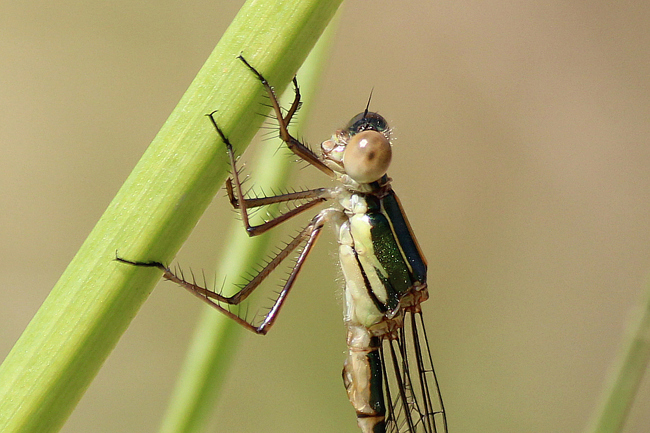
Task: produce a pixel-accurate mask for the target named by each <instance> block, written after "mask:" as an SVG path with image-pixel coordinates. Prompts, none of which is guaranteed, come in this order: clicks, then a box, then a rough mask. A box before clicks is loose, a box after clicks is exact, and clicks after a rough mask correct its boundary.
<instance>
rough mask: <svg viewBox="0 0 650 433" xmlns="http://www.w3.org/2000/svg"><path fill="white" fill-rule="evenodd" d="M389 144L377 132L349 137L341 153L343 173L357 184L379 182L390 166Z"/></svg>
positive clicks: (382, 135) (366, 132)
mask: <svg viewBox="0 0 650 433" xmlns="http://www.w3.org/2000/svg"><path fill="white" fill-rule="evenodd" d="M391 157H392V151H391V148H390V142H389V141H388V139H387V138H386V137H385V136H384V134H381V133H379V132H377V131H363V132H360V133H358V134H355V135H353V136H352V137H350V140H349V141H348V144H347V145H346V146H345V152H344V153H343V166H344V167H345V172H346V173H347V174H348V176H350V177H351V178H352V179H353V180H354V181H356V182H358V183H371V182H374V181H376V180H379V179H380V178H381V177H382V176H383V175H384V174H386V171H388V166H389V165H390V160H391Z"/></svg>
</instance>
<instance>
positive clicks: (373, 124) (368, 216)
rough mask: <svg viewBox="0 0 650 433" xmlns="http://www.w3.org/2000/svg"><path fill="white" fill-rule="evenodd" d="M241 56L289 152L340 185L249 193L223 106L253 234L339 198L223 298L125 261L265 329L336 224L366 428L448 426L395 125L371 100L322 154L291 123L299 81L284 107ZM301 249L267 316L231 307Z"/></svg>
mask: <svg viewBox="0 0 650 433" xmlns="http://www.w3.org/2000/svg"><path fill="white" fill-rule="evenodd" d="M239 58H240V59H241V61H242V62H243V63H244V64H245V65H246V67H247V68H248V69H249V70H250V71H251V72H252V73H254V74H255V75H256V76H257V78H258V79H259V80H260V82H261V83H262V85H263V86H264V88H265V89H266V91H267V93H268V96H269V98H270V101H271V105H272V107H273V110H274V112H275V115H276V117H277V120H278V123H279V129H280V137H281V138H282V140H283V141H284V142H285V143H286V144H287V146H288V147H289V149H290V150H291V151H292V152H293V153H294V154H295V155H297V156H298V157H300V158H301V159H302V160H304V161H306V162H307V163H309V164H310V165H312V166H314V167H316V168H317V169H319V170H320V171H321V172H323V173H325V174H327V175H328V176H330V177H331V178H333V179H335V180H337V181H338V183H339V186H337V187H334V188H317V189H312V190H305V191H300V192H293V193H287V194H281V195H277V196H272V197H256V198H247V197H245V196H244V194H243V192H242V186H241V181H240V179H239V173H238V171H237V167H236V159H235V155H234V153H233V149H232V146H231V144H230V142H229V141H228V138H227V136H226V135H225V134H224V132H223V131H222V130H221V128H220V127H219V125H218V122H217V121H216V119H215V116H214V114H215V113H212V114H210V119H211V121H212V123H213V124H214V127H215V129H216V131H217V133H218V135H219V136H220V138H221V140H222V141H223V142H224V144H225V146H226V150H227V152H228V157H229V159H230V164H231V166H232V178H231V179H228V181H227V182H226V189H227V191H228V195H229V198H230V202H231V204H232V205H233V206H234V207H235V208H238V209H240V212H241V216H242V220H243V223H244V226H245V228H246V231H247V232H248V234H249V235H251V236H254V235H258V234H261V233H264V232H265V231H267V230H269V229H271V228H273V227H275V226H277V225H278V224H280V223H282V222H284V221H286V220H288V219H290V218H291V217H293V216H295V215H298V214H300V213H302V212H304V211H306V210H307V209H310V208H312V207H314V206H316V205H319V204H321V203H323V202H326V201H328V202H333V203H334V204H333V205H332V206H331V207H328V208H326V209H324V210H321V211H320V212H318V213H317V214H316V216H314V217H313V218H312V219H311V221H310V222H309V224H308V225H307V226H306V227H305V228H304V229H302V230H301V231H300V232H299V233H298V235H297V236H295V237H294V238H293V239H292V240H291V241H290V242H288V243H287V244H286V245H285V246H284V248H282V249H281V250H280V251H279V253H278V254H277V255H276V256H275V257H273V258H272V259H271V260H270V261H269V262H268V263H267V264H266V266H264V268H263V269H262V270H261V271H260V272H259V274H257V275H256V276H254V277H253V278H252V279H251V280H250V281H249V282H248V283H247V284H246V285H245V286H244V287H243V288H242V289H241V290H240V291H238V292H237V293H236V294H235V295H233V296H223V295H222V294H220V293H218V292H216V291H214V290H211V289H209V288H206V287H202V286H200V285H197V284H196V283H195V282H194V281H192V282H190V281H187V280H185V279H184V278H183V276H182V275H177V274H175V273H174V272H172V271H171V270H170V269H169V268H168V267H166V266H164V265H163V264H162V263H160V262H155V261H154V262H135V261H129V260H125V259H122V258H118V259H117V260H118V261H121V262H123V263H128V264H131V265H136V266H148V267H157V268H160V269H161V270H162V271H163V272H164V275H163V276H164V277H165V278H166V279H168V280H171V281H174V282H176V283H178V284H179V285H181V286H183V287H184V288H186V289H187V290H189V291H190V292H191V293H193V294H194V295H196V296H197V297H199V298H200V299H202V300H203V301H205V302H207V303H208V304H210V305H212V306H213V307H215V308H216V309H218V310H219V311H221V312H222V313H224V314H226V315H227V316H229V317H231V318H232V319H234V320H236V321H237V322H238V323H240V324H241V325H243V326H244V327H246V328H247V329H249V330H251V331H254V332H256V333H258V334H266V332H268V330H269V329H270V328H271V327H272V326H273V323H274V322H275V320H276V318H277V316H278V313H279V311H280V309H281V307H282V305H283V304H284V302H285V300H286V298H287V295H288V293H289V291H290V290H291V288H292V287H293V284H294V282H295V280H296V277H297V275H298V273H299V271H300V269H301V268H302V265H303V263H304V262H305V259H306V258H307V256H308V254H309V252H310V251H311V249H312V247H313V246H314V244H315V242H316V240H317V239H318V236H319V234H320V232H321V230H322V228H323V227H324V226H325V224H327V223H330V224H331V225H333V226H334V229H335V231H336V235H337V239H338V243H339V260H340V263H341V269H342V271H343V276H344V279H345V312H344V321H345V325H346V326H347V328H348V337H347V343H348V355H347V359H346V360H345V365H344V368H343V381H344V384H345V388H346V390H347V393H348V397H349V399H350V402H351V403H352V405H353V407H354V409H355V411H356V413H357V423H358V425H359V427H360V428H361V430H362V431H363V432H364V433H380V432H395V433H397V432H411V433H415V432H422V433H434V432H435V433H444V432H447V420H446V416H445V411H444V407H443V404H442V399H441V397H440V391H439V387H438V382H437V379H436V376H435V373H434V370H433V365H432V361H431V354H430V352H429V344H428V340H427V336H426V332H425V327H424V322H423V319H422V310H421V307H420V306H421V303H422V302H424V301H425V300H426V299H427V298H428V297H429V295H428V291H427V281H426V277H427V264H426V260H425V258H424V256H423V255H422V253H421V251H420V247H419V246H418V243H417V241H416V239H415V237H414V236H413V232H412V230H411V227H410V225H409V223H408V220H407V218H406V215H405V213H404V211H403V209H402V206H401V204H400V202H399V199H398V198H397V195H396V194H395V192H394V191H393V189H392V188H391V185H390V182H391V179H390V178H389V177H388V176H387V174H386V171H387V170H388V166H389V164H390V161H391V144H390V129H389V127H388V124H387V122H386V120H385V119H384V118H383V117H382V116H380V115H379V114H377V113H373V112H370V111H368V107H366V109H365V111H363V112H362V113H360V114H358V115H357V116H355V117H354V118H352V120H351V121H350V122H349V123H348V125H347V126H346V127H345V128H343V129H340V130H338V131H336V133H335V134H334V135H333V136H332V138H331V139H329V140H326V141H324V142H323V143H322V144H321V152H322V154H321V156H318V155H317V154H316V153H314V152H313V151H312V150H311V149H310V148H309V147H307V146H306V145H304V144H303V143H301V142H300V141H299V140H297V139H295V138H294V137H293V136H292V135H291V134H290V133H289V131H288V129H287V126H288V124H289V122H290V121H291V118H292V117H293V115H294V114H295V113H296V111H297V110H298V107H299V106H300V92H299V91H298V86H297V83H296V81H295V79H294V85H295V89H296V96H295V99H294V101H293V104H292V105H291V108H290V109H289V110H287V111H286V113H283V111H282V109H281V108H280V105H279V103H278V100H277V98H276V96H275V93H274V92H273V89H272V88H271V86H270V85H269V84H268V82H267V81H266V80H265V79H264V77H263V76H262V75H261V74H260V73H259V72H258V71H257V70H256V69H255V68H254V67H252V66H251V65H250V64H249V63H248V62H247V61H246V60H245V59H244V58H243V57H241V56H240V57H239ZM281 202H294V203H300V204H298V205H297V206H295V207H293V208H291V209H290V210H288V211H286V212H285V213H284V214H281V215H280V216H278V217H276V218H273V219H271V220H269V221H266V222H264V223H262V224H260V225H251V224H250V223H249V215H248V210H249V209H252V208H257V207H261V206H267V205H271V204H275V203H281ZM296 249H300V254H299V255H298V258H297V259H296V261H295V264H294V265H293V267H292V269H291V272H290V274H289V277H288V278H287V280H286V281H285V283H284V285H283V288H282V290H281V291H280V294H279V296H278V297H277V298H276V299H275V301H274V304H273V306H272V307H271V309H270V311H269V312H268V313H267V314H266V315H265V316H264V317H263V319H262V320H261V322H260V323H249V322H248V321H246V320H245V319H244V318H242V317H240V316H238V315H237V314H235V313H233V312H231V311H230V309H229V308H228V305H236V304H240V303H241V302H242V301H244V300H245V299H246V298H247V297H248V296H249V295H250V294H251V293H252V292H253V291H254V290H255V289H256V288H257V287H258V286H259V285H260V283H261V282H262V281H263V280H264V279H265V278H266V277H267V276H268V275H269V274H270V273H271V272H272V271H273V270H274V269H276V268H277V267H278V266H279V265H280V263H281V262H282V261H283V260H284V259H285V258H287V257H288V256H289V255H291V253H292V252H293V251H294V250H296Z"/></svg>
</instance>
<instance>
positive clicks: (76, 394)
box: [0, 0, 340, 433]
mask: <svg viewBox="0 0 650 433" xmlns="http://www.w3.org/2000/svg"><path fill="white" fill-rule="evenodd" d="M339 4H340V0H336V1H323V0H304V1H300V2H282V1H261V0H250V1H248V2H246V4H245V5H244V6H243V7H242V9H241V11H240V12H239V14H238V15H237V17H236V18H235V20H234V21H233V23H232V24H231V26H230V27H229V28H228V30H227V31H226V33H225V34H224V36H223V38H222V39H221V41H220V42H219V44H218V45H217V46H216V48H215V50H214V51H213V52H212V54H211V55H210V57H209V58H208V60H207V61H206V63H205V65H204V66H203V67H202V68H201V70H200V71H199V73H198V75H197V76H196V78H195V79H194V81H193V82H192V83H191V85H190V87H189V88H188V90H187V92H186V93H185V95H184V96H183V97H182V98H181V101H180V102H179V104H178V105H177V107H176V108H175V109H174V111H173V112H172V114H171V115H170V117H169V119H168V120H167V121H166V122H165V124H164V125H163V127H162V129H161V130H160V132H159V133H158V135H157V136H156V138H155V139H154V140H153V142H152V143H151V145H150V146H149V148H148V149H147V151H146V152H145V154H144V155H143V157H142V159H141V160H140V162H139V163H138V164H137V166H136V167H135V169H134V170H133V172H132V173H131V175H130V176H129V178H128V179H127V180H126V182H125V183H124V185H123V187H122V188H121V189H120V191H119V192H118V194H117V195H116V197H115V198H114V199H113V201H112V202H111V204H110V205H109V206H108V208H107V210H106V212H105V213H104V215H103V216H102V218H101V219H100V220H99V222H98V223H97V225H96V226H95V228H94V229H93V231H92V232H91V233H90V235H89V236H88V238H87V239H86V241H85V242H84V244H83V245H82V246H81V248H80V250H79V251H78V253H77V254H76V256H75V257H74V259H73V260H72V262H71V263H70V265H69V266H68V268H67V269H66V270H65V272H64V273H63V275H62V276H61V279H60V280H59V281H58V283H57V284H56V286H55V287H54V288H53V289H52V292H51V293H50V295H49V296H48V298H47V299H46V300H45V302H44V303H43V305H42V306H41V308H40V309H39V311H38V312H37V313H36V315H35V316H34V318H33V319H32V321H31V322H30V324H29V325H28V326H27V328H26V329H25V331H24V332H23V334H22V336H21V337H20V339H19V340H18V342H17V343H16V345H15V346H14V348H13V349H12V351H11V352H10V353H9V355H8V356H7V358H6V359H5V361H4V363H3V364H2V366H0V431H2V432H4V433H7V432H38V433H41V432H52V431H58V430H59V429H60V427H61V426H62V425H63V423H64V422H65V420H66V419H67V417H68V416H69V414H70V413H71V412H72V410H73V409H74V407H75V405H76V404H77V402H78V401H79V399H80V398H81V396H82V395H83V393H84V391H85V390H86V388H87V387H88V385H89V384H90V382H91V381H92V379H93V378H94V377H95V375H96V373H97V371H98V370H99V368H100V367H101V365H102V363H103V362H104V360H105V359H106V357H107V356H108V355H109V353H110V352H111V350H112V349H113V347H114V346H115V344H116V343H117V341H118V339H119V337H120V336H121V335H122V333H123V332H124V331H125V329H126V328H127V327H128V325H129V323H130V322H131V320H132V319H133V317H134V316H135V314H136V313H137V311H138V309H139V308H140V306H141V305H142V303H143V302H144V301H145V300H146V299H147V297H148V295H149V293H150V292H151V290H152V288H153V286H154V284H155V283H156V282H157V281H158V279H159V278H160V272H159V271H157V270H153V269H143V268H137V267H130V266H125V265H123V264H120V263H117V262H115V261H114V260H113V259H114V257H115V252H116V251H118V252H119V254H120V256H122V257H125V258H129V259H131V260H152V259H155V260H162V261H164V262H169V261H170V260H171V259H172V257H173V256H174V255H175V254H176V252H177V251H178V249H179V248H180V246H181V245H182V244H183V242H184V241H185V239H186V238H187V236H188V235H189V233H190V231H191V230H192V228H193V227H194V226H195V224H196V222H197V221H198V219H199V217H200V216H201V214H202V213H203V211H204V210H205V208H206V207H207V206H208V204H209V203H210V201H211V200H212V197H213V196H214V194H215V193H216V192H217V191H218V189H219V188H220V186H221V185H222V183H223V181H224V179H225V177H226V170H227V159H226V153H225V151H224V149H223V144H222V143H221V142H219V141H218V140H217V138H216V135H215V132H214V130H213V128H212V126H211V125H210V122H209V121H208V120H207V119H206V118H205V116H204V115H205V114H206V113H209V112H211V111H213V110H215V109H217V110H219V111H218V114H217V120H218V122H219V123H220V125H221V127H222V128H223V130H224V131H225V132H226V134H228V136H229V137H230V139H231V141H232V142H233V143H235V145H236V146H243V145H245V144H246V143H248V142H249V141H250V139H251V138H252V136H253V135H254V134H255V131H256V130H257V129H258V128H259V126H260V124H261V121H262V118H261V116H256V115H255V110H254V108H256V107H258V104H259V103H260V101H261V99H260V98H261V94H262V89H261V87H260V85H259V82H257V81H256V79H255V78H254V77H253V76H252V74H250V72H249V71H247V70H246V69H245V68H243V67H242V65H241V64H240V63H239V61H238V60H237V59H236V56H237V55H238V54H240V53H243V54H244V55H245V56H246V58H247V59H248V60H249V61H250V62H251V63H252V64H253V65H255V66H256V67H257V68H259V70H260V71H262V72H263V73H264V74H265V75H266V76H267V78H268V79H269V80H270V81H271V82H273V83H274V84H275V86H277V88H278V90H282V89H284V88H285V87H286V85H287V84H288V83H289V81H290V79H291V78H292V77H293V75H294V74H295V72H296V71H297V69H298V67H299V66H300V64H301V63H302V62H303V61H304V59H305V57H306V56H307V54H308V52H309V51H310V50H311V48H312V47H313V45H314V43H315V42H316V40H317V39H318V37H319V35H320V34H321V32H322V31H323V29H324V28H325V27H326V25H327V23H328V22H329V20H330V19H331V17H332V16H333V15H334V12H335V11H336V9H337V8H338V6H339ZM236 150H237V152H242V151H243V148H242V147H239V148H237V149H236Z"/></svg>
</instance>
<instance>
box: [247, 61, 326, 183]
mask: <svg viewBox="0 0 650 433" xmlns="http://www.w3.org/2000/svg"><path fill="white" fill-rule="evenodd" d="M238 58H239V60H241V61H242V62H243V63H244V64H245V65H246V66H247V67H248V69H250V70H251V72H253V73H254V74H255V76H257V78H258V79H259V80H260V82H261V83H262V86H264V88H265V89H266V92H267V93H268V95H269V99H270V100H271V106H272V107H273V111H275V116H276V118H277V119H278V124H279V126H280V138H281V139H282V141H284V142H285V143H286V144H287V147H288V148H289V150H291V151H292V152H293V153H294V154H296V155H297V156H298V157H299V158H301V159H303V160H305V161H306V162H308V163H309V164H311V165H313V166H314V167H316V168H317V169H319V170H320V171H322V172H323V173H325V174H326V175H328V176H330V177H336V174H335V173H334V171H333V170H332V169H331V168H329V167H328V166H327V165H325V163H323V161H321V160H320V158H318V155H316V154H315V153H314V152H313V151H312V150H311V149H310V148H309V147H307V146H305V145H304V144H302V143H301V142H300V141H299V140H297V139H296V138H294V137H293V136H292V135H291V134H290V133H289V129H288V126H289V121H290V120H291V117H292V116H293V115H294V113H295V112H296V110H297V109H298V107H299V106H300V92H299V91H298V84H297V81H296V79H295V78H294V84H296V98H295V99H294V102H293V104H292V105H291V108H290V109H289V111H288V113H287V115H286V116H283V115H282V109H281V108H280V103H279V102H278V98H277V97H276V96H275V92H274V91H273V88H272V87H271V85H270V84H269V83H268V81H266V78H264V76H262V74H260V73H259V72H258V71H257V69H255V68H254V67H253V66H251V64H250V63H248V61H247V60H246V59H245V58H244V57H242V56H241V55H240V56H238Z"/></svg>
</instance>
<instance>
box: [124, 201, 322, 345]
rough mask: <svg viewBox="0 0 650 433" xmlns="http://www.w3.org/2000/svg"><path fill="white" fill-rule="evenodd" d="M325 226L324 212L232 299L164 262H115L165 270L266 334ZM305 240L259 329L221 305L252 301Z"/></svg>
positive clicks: (242, 322)
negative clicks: (200, 283)
mask: <svg viewBox="0 0 650 433" xmlns="http://www.w3.org/2000/svg"><path fill="white" fill-rule="evenodd" d="M324 225H325V216H324V213H323V212H321V213H319V214H318V215H316V217H314V218H313V219H312V221H311V222H310V223H309V225H307V227H305V228H304V229H303V230H302V231H301V232H300V233H298V235H297V236H296V237H294V238H293V239H292V240H291V242H289V243H288V244H287V245H286V246H285V247H284V248H283V249H282V250H281V251H280V252H279V253H278V254H277V255H276V256H275V257H273V258H272V259H271V261H269V262H268V263H267V264H266V266H264V268H263V269H262V270H261V271H260V272H259V273H258V274H257V275H256V276H255V277H253V279H252V280H250V281H249V282H248V284H246V286H244V287H243V288H242V289H241V290H240V291H238V292H237V293H235V294H234V295H232V296H223V295H221V294H219V293H217V292H215V291H213V290H210V289H207V288H205V287H202V286H200V285H198V284H196V282H195V281H192V282H190V281H188V280H186V279H185V278H184V277H183V275H182V274H181V275H177V274H175V273H174V272H173V271H172V270H171V269H170V268H168V267H167V266H165V265H163V264H162V263H160V262H155V261H152V262H137V261H131V260H126V259H123V258H121V257H118V256H117V255H116V256H115V260H116V261H118V262H121V263H126V264H129V265H133V266H140V267H148V268H158V269H160V270H161V271H163V278H165V279H167V280H170V281H172V282H174V283H176V284H178V285H180V286H182V287H184V288H185V289H187V290H188V291H189V292H191V293H192V294H193V295H195V296H196V297H198V298H199V299H201V300H202V301H204V302H206V303H207V304H209V305H211V306H212V307H214V308H216V309H217V310H219V311H221V312H222V313H223V314H225V315H226V316H228V317H230V318H231V319H233V320H234V321H236V322H237V323H239V324H240V325H242V326H244V327H245V328H246V329H249V330H251V331H253V332H255V333H257V334H266V333H267V332H268V331H269V329H271V327H272V326H273V324H274V323H275V320H276V318H277V315H278V313H279V312H280V309H281V308H282V305H283V304H284V301H285V300H286V299H287V295H288V294H289V291H290V290H291V288H292V287H293V284H294V282H295V280H296V277H297V276H298V273H299V272H300V269H301V268H302V265H303V263H304V262H305V260H306V258H307V256H308V255H309V253H310V251H311V249H312V247H313V246H314V244H315V243H316V240H317V239H318V236H319V235H320V232H321V230H322V228H323V226H324ZM305 241H306V244H305V247H304V248H303V250H302V252H301V253H300V255H299V256H298V259H297V260H296V263H295V264H294V266H293V268H292V269H291V273H290V274H289V277H288V278H287V281H286V282H285V284H284V286H283V287H282V290H281V291H280V293H279V295H278V297H277V298H276V300H275V301H274V303H273V306H272V307H271V309H270V310H269V312H268V313H267V314H266V315H265V316H264V320H263V321H262V323H261V324H260V325H259V326H255V325H253V324H251V323H249V322H247V321H246V320H245V319H243V318H241V317H239V316H238V315H237V314H235V313H233V312H232V311H230V310H229V309H228V308H224V307H223V306H222V305H220V304H219V302H221V303H224V304H228V305H239V304H240V303H241V302H243V301H244V300H245V299H246V298H248V296H249V295H250V294H251V293H253V291H254V290H255V289H257V287H259V285H260V284H261V283H262V281H264V280H265V279H266V277H268V276H269V274H270V273H271V272H273V270H275V269H276V268H277V267H278V266H279V265H280V263H282V261H283V260H284V259H286V258H287V257H288V256H289V254H291V253H292V252H293V251H294V250H295V249H296V248H297V247H298V246H299V245H301V244H302V243H303V242H305Z"/></svg>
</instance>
